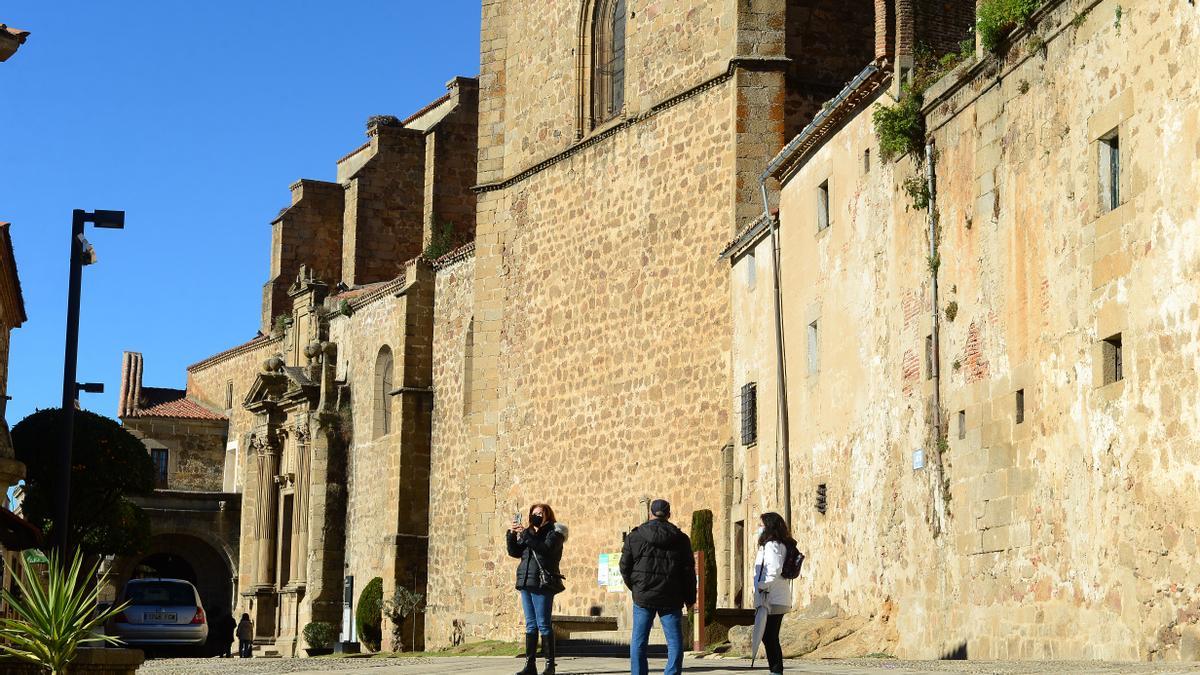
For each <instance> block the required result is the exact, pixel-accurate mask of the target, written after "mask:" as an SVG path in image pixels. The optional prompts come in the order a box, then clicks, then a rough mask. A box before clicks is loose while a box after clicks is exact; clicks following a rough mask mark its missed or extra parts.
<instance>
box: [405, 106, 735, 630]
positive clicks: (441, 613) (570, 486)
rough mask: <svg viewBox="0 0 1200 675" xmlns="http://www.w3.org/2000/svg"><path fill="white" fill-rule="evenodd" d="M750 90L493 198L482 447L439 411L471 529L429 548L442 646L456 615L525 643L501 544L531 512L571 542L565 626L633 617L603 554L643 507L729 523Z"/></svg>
mask: <svg viewBox="0 0 1200 675" xmlns="http://www.w3.org/2000/svg"><path fill="white" fill-rule="evenodd" d="M736 92H737V90H736V88H734V87H733V86H730V85H728V84H727V85H722V86H717V87H714V88H711V89H708V90H706V91H704V92H702V93H699V94H697V95H696V96H694V97H692V98H690V99H688V100H686V101H684V102H682V103H680V104H678V105H677V106H676V107H673V108H671V109H669V110H667V111H664V112H662V113H659V114H658V115H656V116H654V117H652V118H649V119H648V120H646V121H644V122H642V123H640V124H639V125H637V126H635V127H632V128H631V129H629V130H626V131H622V132H620V133H618V134H616V135H614V136H612V137H610V138H608V139H606V140H605V141H604V142H602V143H599V144H596V145H594V146H592V147H589V148H587V149H586V150H584V151H581V152H579V153H578V154H576V155H574V156H572V157H571V158H569V159H566V160H564V161H563V162H561V163H560V164H557V165H555V166H554V167H552V168H550V169H547V170H545V171H542V172H540V173H537V174H535V175H533V176H532V177H530V178H529V179H528V180H526V181H522V182H520V183H518V184H516V185H514V186H513V187H511V188H508V189H506V190H498V191H493V192H486V193H484V194H482V195H481V196H480V197H481V200H480V212H481V217H480V220H479V231H478V237H477V253H476V258H475V262H474V267H475V277H476V284H475V287H474V310H473V316H474V332H473V336H472V346H471V347H470V348H469V350H470V352H471V353H472V357H473V358H472V363H471V365H470V366H468V369H469V370H468V374H467V375H465V378H466V379H467V380H468V381H469V382H470V383H471V384H470V386H471V392H470V394H469V397H470V399H471V400H470V403H469V404H468V407H467V408H468V416H469V417H470V418H471V419H470V425H471V426H470V428H471V429H472V432H471V434H470V435H471V436H473V437H474V438H470V437H469V438H467V439H466V440H467V442H468V443H472V444H471V445H457V446H444V445H443V444H442V441H441V439H442V438H444V437H445V436H451V435H453V434H452V432H447V433H445V435H443V429H444V428H445V427H443V426H441V425H442V424H443V422H444V420H443V418H442V417H441V415H442V414H443V413H442V412H439V418H438V419H439V422H438V424H437V425H435V426H436V427H437V429H438V431H437V432H436V433H437V438H438V439H439V440H438V442H437V444H436V446H435V447H436V452H435V459H434V465H435V467H445V466H448V467H458V468H457V469H456V470H457V471H466V472H467V476H468V483H467V486H466V490H467V505H466V515H465V517H463V518H452V519H439V525H438V527H437V532H438V535H439V536H441V537H444V538H446V539H447V540H448V541H451V542H454V545H453V546H448V547H439V546H436V545H435V546H434V547H433V548H432V550H431V559H430V570H431V582H430V583H431V587H432V588H434V589H439V590H437V591H435V592H437V593H438V594H439V596H435V598H434V599H433V604H434V606H435V607H433V608H431V611H430V617H429V621H430V628H429V631H428V638H429V640H430V643H431V644H432V645H438V644H445V641H446V640H447V639H448V637H449V635H450V632H451V628H450V625H451V623H452V622H453V621H454V620H456V619H457V620H460V621H463V622H464V623H465V629H466V633H467V636H468V637H484V636H501V637H514V636H515V635H516V634H517V633H518V632H519V630H521V629H520V626H519V615H520V609H519V607H518V604H517V602H516V596H515V594H514V593H513V592H512V590H511V588H512V574H513V565H512V564H511V561H510V560H509V559H508V558H507V556H506V555H505V553H504V549H503V540H502V535H503V531H504V529H505V528H506V527H507V524H508V523H509V522H510V517H511V514H512V513H513V512H514V511H525V510H526V509H527V508H528V505H529V503H530V502H532V501H534V500H546V501H548V502H549V503H550V504H551V505H552V506H554V508H555V509H556V511H557V513H558V514H559V517H560V519H561V520H562V521H563V522H565V523H566V524H567V525H568V526H570V527H571V529H572V534H571V538H570V541H569V542H568V544H567V547H566V552H565V554H564V558H563V571H564V574H566V575H567V577H568V580H569V581H568V590H567V592H566V593H565V594H563V595H561V596H559V598H558V599H557V602H556V611H557V612H559V613H563V614H587V613H588V612H589V610H590V608H591V607H593V606H596V607H600V608H602V610H603V611H604V613H605V614H608V615H617V616H621V614H622V613H623V612H624V611H625V609H624V607H625V596H624V595H623V594H615V593H608V592H606V591H604V590H603V589H601V588H598V587H597V586H596V584H595V581H594V579H595V574H596V562H597V556H598V555H599V554H601V553H609V552H616V551H619V550H620V547H621V535H622V532H624V531H626V530H627V529H628V528H630V527H632V526H633V525H636V524H638V523H639V522H641V521H642V520H644V518H645V514H646V506H647V504H646V502H645V500H646V499H647V498H651V497H659V496H662V497H666V498H668V499H671V500H672V502H673V503H674V505H675V512H676V514H677V515H676V518H677V520H678V521H680V522H681V523H683V524H684V526H685V528H686V527H687V526H688V524H689V522H690V515H691V512H692V511H693V510H694V509H698V508H712V509H714V510H720V507H721V504H722V499H723V498H722V494H721V489H720V486H721V485H722V476H721V474H720V470H721V461H720V460H721V448H722V446H723V445H724V444H725V442H726V439H727V426H726V423H725V420H726V419H727V415H728V412H729V404H728V401H727V400H726V398H725V396H724V394H723V392H724V391H726V389H727V386H726V381H727V378H728V372H727V370H726V369H727V363H728V361H727V359H728V337H727V329H726V326H727V325H728V316H727V311H728V305H727V303H726V302H725V299H724V290H723V289H724V288H725V281H724V278H725V272H724V269H723V267H722V266H721V265H720V264H718V263H717V261H716V260H715V258H714V256H713V252H714V251H716V250H718V249H719V246H720V243H722V242H723V241H724V240H725V239H727V237H728V236H729V233H730V232H731V231H732V229H733V228H732V226H733V223H732V218H731V214H732V210H733V209H732V208H731V207H733V206H734V204H735V194H736V185H735V176H736V171H735V170H734V167H735V166H736V150H735V147H734V138H735V129H734V128H733V122H732V119H731V115H730V113H731V111H732V110H733V104H734V100H735V96H736ZM684 139H686V142H684ZM493 214H494V215H493ZM501 269H503V270H504V273H503V276H502V277H497V276H495V275H496V274H497V273H498V271H499V270H501ZM696 289H704V290H703V291H702V292H698V291H697V290H696ZM460 321H461V319H460ZM498 322H499V323H500V325H497V323H498ZM442 325H443V324H439V326H442ZM438 335H439V338H438V339H439V345H440V344H441V342H440V341H441V339H442V338H441V337H440V336H442V335H443V333H441V332H439V333H438ZM464 349H466V348H465V347H464ZM442 372H444V370H443V371H442ZM498 396H499V397H498ZM439 400H444V399H439ZM447 408H448V407H447ZM447 408H443V409H442V410H443V411H444V410H447ZM445 414H453V412H452V411H451V412H446V413H445ZM454 424H457V423H456V422H455V423H451V424H450V428H453V426H454ZM438 471H439V469H435V478H434V480H435V483H434V494H433V496H432V502H431V512H432V513H449V512H455V511H457V510H458V509H460V508H461V506H460V504H461V500H462V495H461V493H460V490H461V489H462V488H460V487H457V486H456V487H450V486H446V487H441V486H440V482H441V480H442V478H443V477H442V475H441V474H440V473H438ZM468 580H469V583H467V582H468ZM440 589H446V590H445V591H442V590H440ZM452 603H453V604H452ZM451 607H453V609H451Z"/></svg>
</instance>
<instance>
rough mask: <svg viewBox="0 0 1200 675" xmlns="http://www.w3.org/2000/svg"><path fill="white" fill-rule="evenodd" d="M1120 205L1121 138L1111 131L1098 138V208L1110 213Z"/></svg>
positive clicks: (1114, 130)
mask: <svg viewBox="0 0 1200 675" xmlns="http://www.w3.org/2000/svg"><path fill="white" fill-rule="evenodd" d="M1120 205H1121V137H1120V134H1119V133H1118V129H1113V130H1112V131H1110V132H1108V133H1107V134H1105V135H1104V136H1102V137H1101V138H1100V207H1101V211H1104V212H1107V211H1112V210H1113V209H1115V208H1117V207H1118V206H1120Z"/></svg>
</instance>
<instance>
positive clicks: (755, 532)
mask: <svg viewBox="0 0 1200 675" xmlns="http://www.w3.org/2000/svg"><path fill="white" fill-rule="evenodd" d="M762 533H763V528H761V527H760V528H758V529H757V530H755V531H754V538H755V539H757V538H759V537H761V536H762Z"/></svg>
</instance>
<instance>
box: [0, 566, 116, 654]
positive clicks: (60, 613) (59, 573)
mask: <svg viewBox="0 0 1200 675" xmlns="http://www.w3.org/2000/svg"><path fill="white" fill-rule="evenodd" d="M82 566H83V563H82V561H81V559H80V556H79V553H78V552H76V553H75V557H74V559H73V560H72V561H71V566H70V567H69V568H67V567H65V566H64V565H63V563H62V560H61V558H60V557H59V555H58V553H51V554H50V565H49V578H48V579H47V580H46V582H45V583H44V584H43V582H42V580H41V579H39V578H38V573H37V572H36V571H35V570H34V569H32V566H30V565H22V566H21V574H20V576H18V577H16V578H15V579H14V581H16V584H17V588H18V589H19V590H20V597H16V596H14V595H13V594H11V593H9V592H8V591H3V592H2V593H0V597H3V598H4V601H5V602H7V603H8V606H9V607H10V608H11V609H12V613H14V614H15V615H16V618H4V619H0V651H3V652H5V653H7V654H11V655H12V656H15V657H16V658H18V659H21V660H22V661H27V662H29V663H32V664H35V665H37V666H40V667H41V668H42V669H44V670H47V671H49V672H50V673H53V674H54V675H58V674H59V673H65V672H66V669H67V665H68V664H69V663H71V661H72V660H73V659H74V658H75V651H76V650H77V649H78V648H79V646H80V645H83V644H87V643H92V642H100V643H108V644H114V645H116V644H121V641H120V640H118V639H117V638H115V637H110V636H108V635H104V633H103V630H104V624H105V622H107V621H108V620H109V619H110V618H112V617H113V616H115V615H117V614H118V613H120V612H121V611H122V610H123V609H125V607H126V605H127V604H128V603H123V604H121V605H120V606H117V607H112V608H110V609H108V610H105V611H103V612H96V611H95V610H96V606H97V604H96V603H97V601H98V600H99V596H100V589H101V587H103V586H104V585H105V581H106V580H107V575H106V577H105V578H102V579H100V581H99V582H98V583H96V584H94V585H89V584H88V583H87V582H88V579H94V578H95V576H96V566H95V565H93V566H92V568H91V570H89V572H88V573H87V575H86V576H83V575H81V574H80V569H81V568H82Z"/></svg>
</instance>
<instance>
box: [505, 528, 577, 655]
mask: <svg viewBox="0 0 1200 675" xmlns="http://www.w3.org/2000/svg"><path fill="white" fill-rule="evenodd" d="M566 540H567V527H566V525H563V524H562V523H559V522H557V521H556V520H555V519H554V510H553V509H551V508H550V505H549V504H534V505H533V506H531V507H529V525H528V526H526V525H523V524H522V523H521V517H520V515H519V514H518V515H515V516H513V524H512V527H510V528H509V530H508V536H507V543H508V555H510V556H512V557H514V558H519V559H520V560H521V562H520V564H518V565H517V590H518V591H520V592H521V605H522V607H523V608H524V610H525V667H524V668H523V669H522V670H521V671H520V672H518V673H517V675H537V663H536V658H537V641H538V633H541V634H542V645H543V647H544V649H545V653H546V669H545V670H544V671H542V672H543V675H554V630H553V627H552V626H551V623H550V614H551V611H552V609H553V606H554V595H555V594H556V593H561V592H562V591H563V576H562V574H560V573H559V571H558V565H559V562H560V561H561V560H562V550H563V542H565V541H566Z"/></svg>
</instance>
